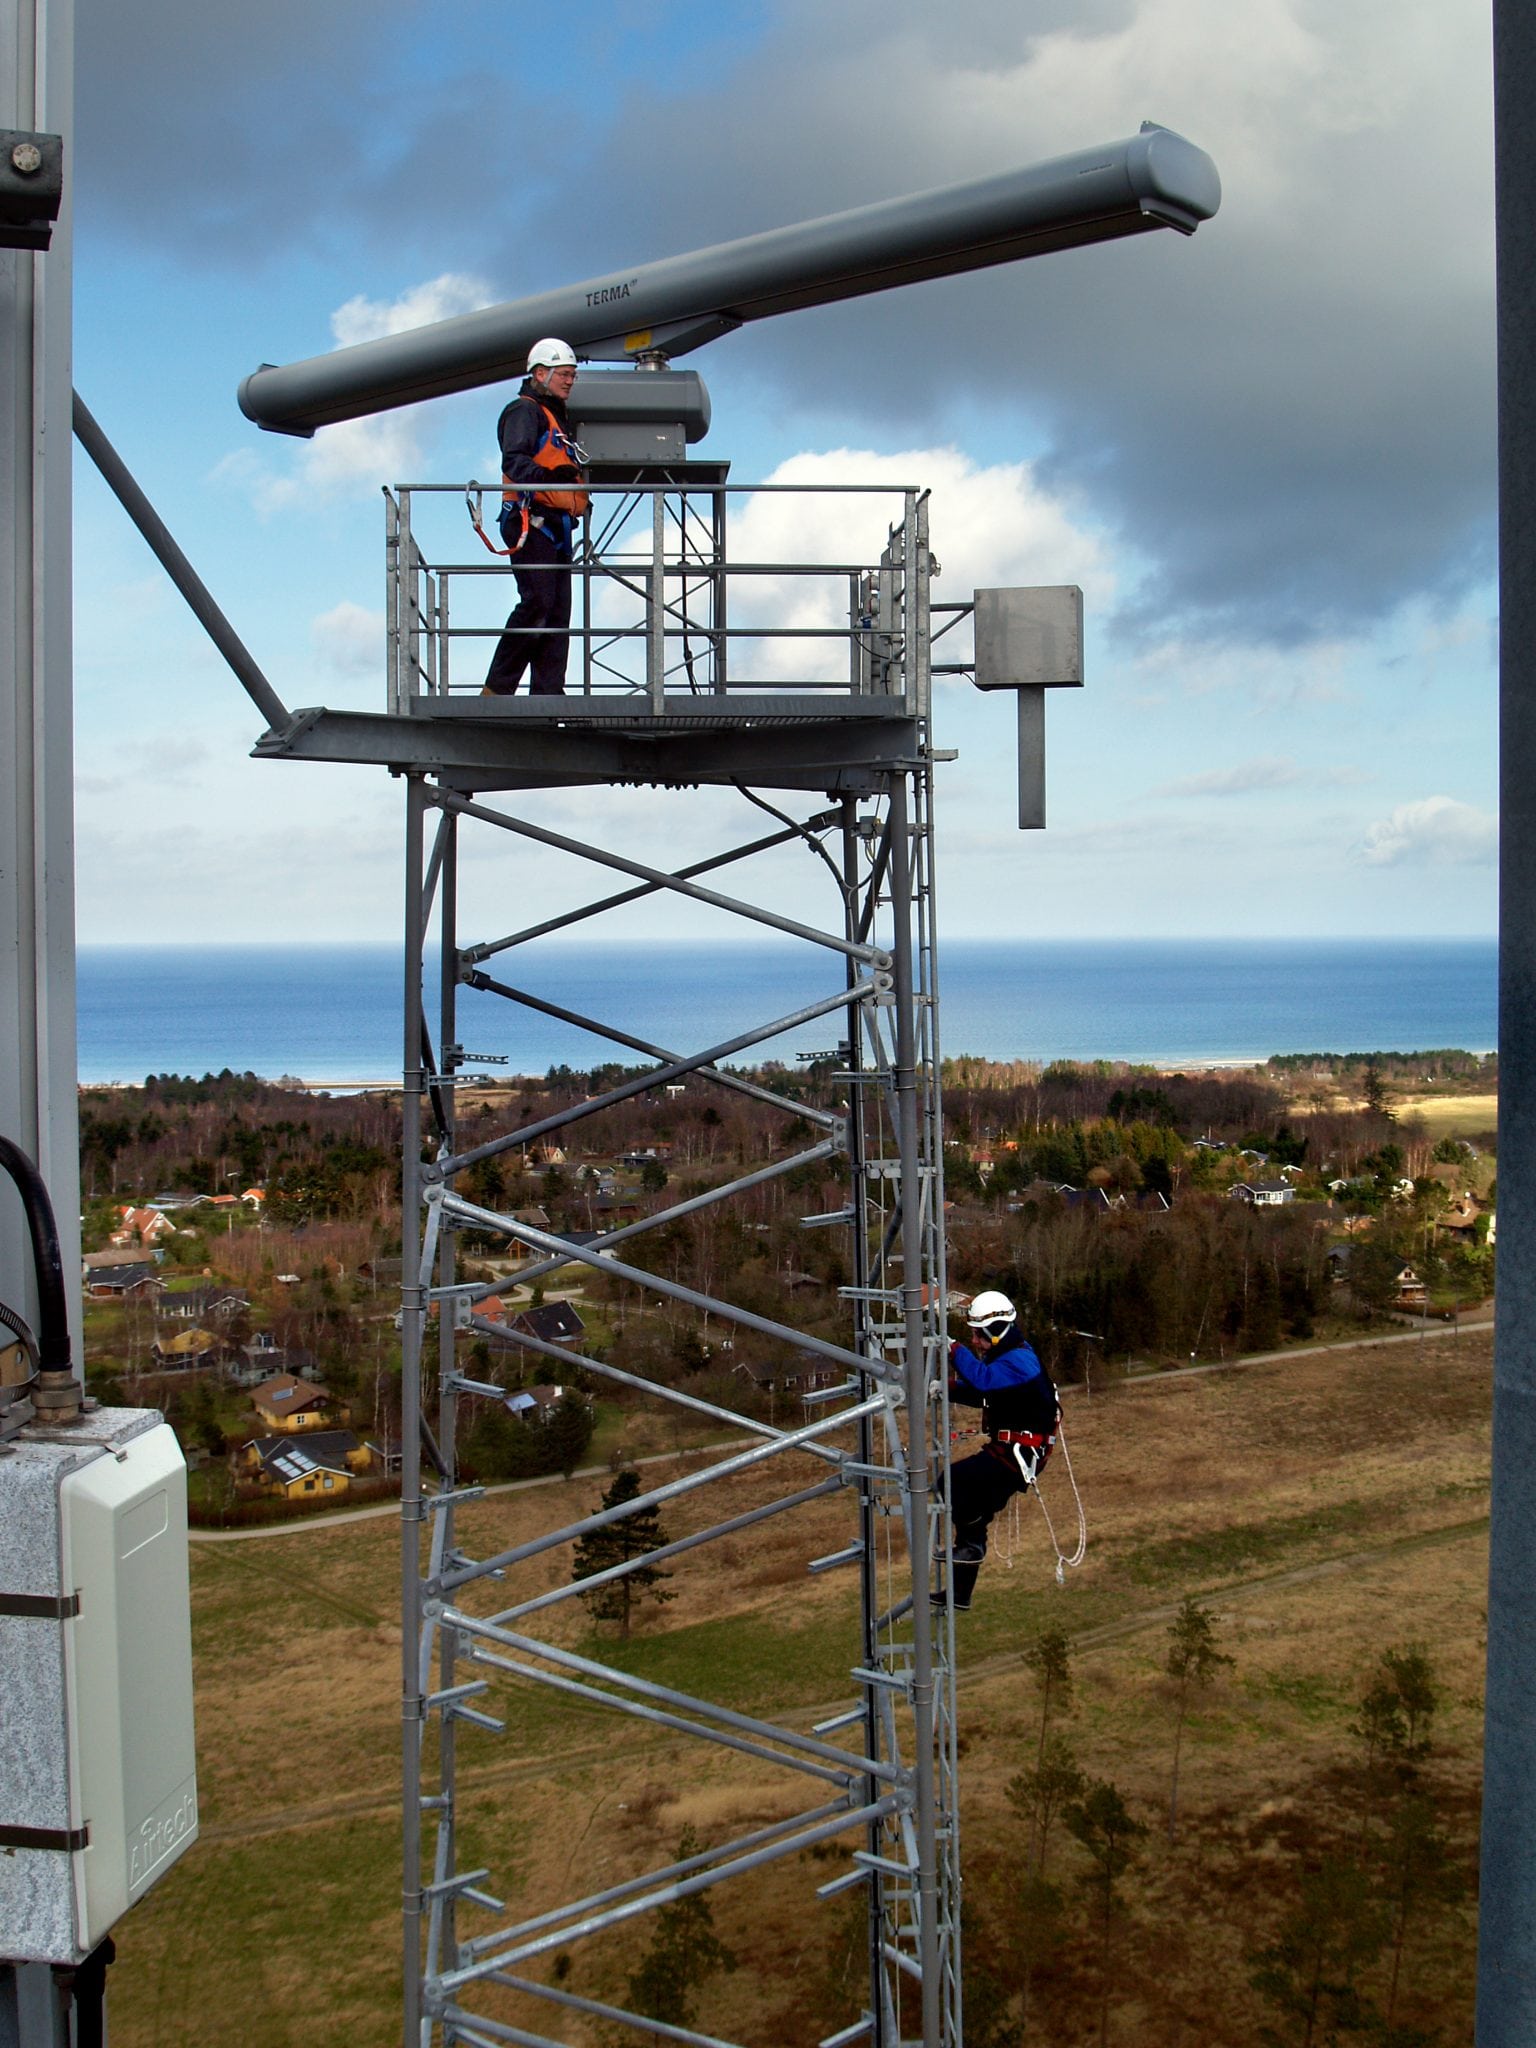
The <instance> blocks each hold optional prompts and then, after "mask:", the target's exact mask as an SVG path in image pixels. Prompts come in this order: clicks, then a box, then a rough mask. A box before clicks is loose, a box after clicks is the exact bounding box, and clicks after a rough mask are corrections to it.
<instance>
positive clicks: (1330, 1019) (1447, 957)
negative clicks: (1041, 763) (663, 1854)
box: [79, 938, 1498, 1088]
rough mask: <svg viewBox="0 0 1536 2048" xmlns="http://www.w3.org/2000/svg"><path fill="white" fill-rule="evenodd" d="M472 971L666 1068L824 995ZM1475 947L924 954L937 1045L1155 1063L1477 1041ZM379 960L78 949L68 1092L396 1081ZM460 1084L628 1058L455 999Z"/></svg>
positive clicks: (749, 978) (1197, 945)
mask: <svg viewBox="0 0 1536 2048" xmlns="http://www.w3.org/2000/svg"><path fill="white" fill-rule="evenodd" d="M486 971H487V972H489V973H491V974H494V975H495V976H496V977H497V978H498V979H500V980H503V981H505V982H507V983H509V984H512V985H515V986H517V987H519V988H521V989H523V990H525V991H527V992H529V993H531V994H533V995H535V996H537V997H539V998H540V999H542V1000H543V1001H545V1002H548V1003H552V1004H555V1005H558V1006H559V1007H560V1008H562V1009H565V1010H567V1011H571V1012H574V1013H576V1014H577V1015H579V1016H581V1017H584V1018H587V1019H591V1020H601V1021H603V1022H605V1023H608V1024H610V1025H613V1026H616V1027H617V1028H619V1029H622V1030H624V1031H626V1032H628V1033H629V1034H630V1035H631V1036H632V1037H635V1038H640V1039H644V1040H646V1041H647V1042H648V1043H649V1044H650V1045H652V1046H656V1047H661V1048H665V1049H666V1050H667V1051H669V1052H675V1053H692V1052H697V1051H700V1050H702V1049H703V1048H705V1047H711V1046H716V1045H722V1044H724V1043H725V1042H726V1041H728V1040H731V1039H733V1038H736V1037H737V1036H739V1035H740V1034H742V1033H744V1032H747V1031H750V1030H752V1029H754V1028H756V1027H758V1026H760V1025H762V1024H763V1023H766V1022H770V1021H777V1020H779V1019H781V1018H785V1017H789V1016H791V1015H793V1013H795V1012H796V1011H798V1010H801V1009H803V1008H805V1007H807V1006H809V1005H811V1004H814V1003H816V1002H818V1001H820V1000H822V999H824V998H826V997H829V996H832V995H834V994H835V993H836V991H837V990H838V988H839V987H840V986H841V983H842V964H841V960H840V958H839V956H837V955H836V954H833V953H831V952H817V951H814V950H813V949H811V948H809V947H803V946H799V947H797V946H782V945H779V944H765V945H750V944H740V943H737V944H732V945H718V944H710V943H708V942H699V941H694V942H684V941H671V940H656V941H652V942H644V943H627V944H622V945H583V944H579V943H573V942H572V941H571V940H570V939H569V938H563V939H562V940H561V941H560V942H558V943H555V942H546V943H544V944H542V945H539V946H529V947H525V948H523V949H520V950H519V951H518V952H517V954H516V955H515V956H514V955H512V954H502V955H499V956H497V957H495V958H494V959H492V960H491V961H489V962H487V963H486ZM1497 978H1498V949H1497V944H1496V941H1494V940H1493V939H1479V938H1474V939H1462V938H1456V939H1447V938H1426V939H1245V940H1234V939H1081V940H1079V939H1041V940H1001V941H994V940H979V939H954V940H951V941H949V942H948V943H946V944H944V945H943V946H942V948H941V950H940V955H939V995H940V1006H939V1015H940V1034H939V1035H940V1044H941V1047H942V1050H943V1051H944V1052H945V1053H946V1054H950V1055H960V1054H971V1055H975V1056H978V1057H981V1058H986V1059H994V1060H1020V1059H1021V1060H1040V1061H1048V1060H1053V1059H1069V1060H1091V1059H1108V1060H1128V1061H1133V1062H1137V1063H1145V1064H1149V1065H1155V1066H1163V1067H1178V1066H1182V1067H1186V1068H1194V1067H1214V1066H1222V1065H1237V1064H1245V1063H1252V1062H1259V1061H1262V1060H1265V1059H1267V1058H1269V1056H1270V1055H1271V1054H1273V1053H1298V1052H1340V1053H1343V1052H1423V1051H1430V1050H1436V1049H1443V1048H1446V1047H1460V1048H1462V1049H1463V1050H1465V1051H1468V1052H1479V1053H1482V1052H1490V1051H1492V1050H1494V1049H1495V1047H1496V1045H1497ZM402 979H403V974H402V966H401V955H400V953H399V950H398V949H397V948H394V947H391V946H387V945H305V946H284V945H270V946H229V945H211V944H210V945H178V946H82V947H81V949H80V955H79V1052H80V1078H81V1080H82V1081H83V1082H86V1083H90V1084H99V1083H109V1082H121V1083H138V1082H142V1081H143V1080H144V1078H145V1076H146V1075H148V1074H163V1073H176V1074H191V1075H197V1076H201V1075H203V1074H205V1073H215V1074H216V1073H219V1072H221V1071H223V1070H224V1069H225V1068H229V1069H231V1070H233V1071H234V1072H236V1073H247V1072H249V1073H254V1074H259V1075H262V1076H264V1077H265V1078H267V1079H269V1080H277V1079H279V1078H281V1077H282V1076H285V1075H286V1076H289V1077H292V1078H294V1079H297V1080H301V1081H303V1082H305V1083H307V1084H308V1085H310V1086H321V1087H335V1088H347V1087H359V1086H364V1085H367V1084H370V1083H373V1084H379V1083H388V1082H391V1081H396V1080H398V1078H399V1074H400V1070H401V1065H402V1058H401V1053H402V1030H401V1022H400V1018H401V989H402ZM458 1022H459V1043H460V1044H461V1045H462V1046H463V1048H464V1053H465V1065H466V1066H467V1068H468V1069H469V1070H471V1071H474V1070H478V1069H481V1068H483V1069H484V1070H485V1071H488V1072H489V1071H493V1070H495V1068H496V1067H498V1066H500V1065H501V1064H502V1063H503V1062H505V1066H506V1069H507V1071H509V1072H512V1073H525V1074H542V1073H544V1072H546V1071H547V1070H548V1069H549V1068H550V1067H554V1066H569V1067H572V1068H576V1069H590V1068H591V1067H594V1066H597V1065H600V1064H602V1063H604V1062H606V1061H610V1060H621V1061H625V1062H631V1061H634V1060H638V1059H639V1058H642V1057H643V1055H639V1054H635V1053H632V1052H630V1051H629V1050H628V1049H627V1048H625V1047H624V1046H621V1045H615V1044H614V1043H612V1041H610V1040H607V1039H604V1038H602V1037H600V1036H598V1035H596V1034H595V1033H594V1032H592V1031H589V1030H586V1029H582V1028H577V1027H575V1026H573V1025H571V1024H569V1023H566V1022H562V1021H560V1020H557V1019H555V1018H551V1017H549V1016H546V1015H542V1014H539V1013H536V1012H533V1011H531V1010H528V1009H525V1008H523V1007H522V1006H521V1005H514V1004H512V1003H509V1002H508V1001H506V1000H505V999H504V998H501V997H498V996H494V995H491V994H487V993H484V992H480V991H474V990H468V989H466V990H463V991H461V995H460V1012H459V1020H458ZM838 1036H839V1031H838V1020H837V1018H836V1017H835V1015H833V1016H832V1017H830V1018H828V1017H823V1018H820V1019H816V1020H813V1021H809V1022H805V1023H801V1024H799V1025H797V1026H794V1027H792V1028H790V1029H788V1030H786V1031H783V1032H781V1033H779V1034H777V1035H775V1036H773V1037H770V1038H766V1039H764V1040H762V1041H761V1042H760V1044H757V1045H756V1046H754V1047H752V1048H744V1049H742V1050H740V1051H738V1052H736V1053H734V1054H732V1055H731V1056H730V1063H731V1064H736V1065H742V1064H751V1063H754V1062H758V1061H761V1060H766V1059H779V1060H782V1061H784V1063H785V1064H786V1065H793V1064H794V1062H795V1060H796V1058H797V1056H801V1055H808V1054H811V1053H818V1052H831V1051H832V1050H833V1049H834V1048H835V1047H836V1044H837V1040H838Z"/></svg>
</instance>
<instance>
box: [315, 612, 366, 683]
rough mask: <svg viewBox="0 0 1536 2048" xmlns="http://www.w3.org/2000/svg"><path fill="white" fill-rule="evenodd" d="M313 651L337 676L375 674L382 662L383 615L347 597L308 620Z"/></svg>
mask: <svg viewBox="0 0 1536 2048" xmlns="http://www.w3.org/2000/svg"><path fill="white" fill-rule="evenodd" d="M309 637H310V639H311V640H312V641H313V643H314V646H315V651H316V652H317V653H318V654H319V656H320V659H321V660H322V661H323V662H324V663H325V664H326V666H327V667H328V668H332V669H334V670H335V671H336V673H337V674H338V675H348V676H357V675H375V674H377V673H378V672H379V670H380V669H381V667H382V665H383V661H384V614H383V613H382V612H371V611H369V610H368V608H367V606H366V605H361V604H354V603H353V602H352V600H351V599H350V598H343V599H342V601H341V603H340V604H338V605H333V606H332V607H331V609H330V610H329V611H328V612H321V613H320V614H319V615H318V616H317V617H316V618H314V619H312V620H311V621H310V627H309Z"/></svg>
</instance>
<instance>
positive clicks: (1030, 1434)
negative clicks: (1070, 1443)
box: [992, 1429, 1056, 1451]
mask: <svg viewBox="0 0 1536 2048" xmlns="http://www.w3.org/2000/svg"><path fill="white" fill-rule="evenodd" d="M992 1441H993V1443H995V1444H1023V1445H1024V1447H1025V1448H1026V1450H1031V1451H1038V1450H1042V1449H1043V1448H1044V1447H1045V1445H1047V1444H1053V1443H1055V1441H1056V1439H1055V1437H1053V1436H1036V1434H1035V1432H1034V1431H1033V1430H1032V1429H995V1430H994V1431H993V1432H992Z"/></svg>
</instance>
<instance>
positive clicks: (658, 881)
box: [444, 797, 888, 1055]
mask: <svg viewBox="0 0 1536 2048" xmlns="http://www.w3.org/2000/svg"><path fill="white" fill-rule="evenodd" d="M444 801H445V802H447V803H450V804H451V805H452V806H453V808H454V809H455V810H457V811H459V812H460V813H461V815H462V816H464V817H466V818H478V819H479V820H480V821H481V823H482V824H485V825H496V826H499V827H500V828H501V830H502V831H504V832H515V833H516V834H517V835H518V836H519V838H522V839H531V840H532V841H533V842H534V844H535V845H536V846H548V847H551V848H552V849H553V850H554V851H555V852H557V853H569V854H574V855H575V856H576V858H577V859H578V860H590V861H596V862H597V863H598V865H599V866H601V867H608V868H614V869H616V870H617V871H618V873H620V874H621V875H636V876H638V877H639V879H640V880H641V881H645V882H651V883H654V884H655V885H656V887H657V888H660V889H665V890H667V891H669V892H670V893H671V894H673V895H676V896H683V897H686V898H687V899H688V900H689V901H690V902H693V903H705V904H708V905H709V907H710V908H711V909H712V910H724V911H728V912H729V913H730V915H731V916H733V917H744V918H747V919H748V920H749V921H750V922H752V923H753V924H761V925H766V926H767V927H768V928H769V930H770V931H776V932H783V933H784V934H785V936H786V937H788V938H792V939H805V940H808V941H809V943H810V944H811V945H813V946H825V947H826V948H827V950H828V951H829V952H832V953H841V954H843V955H844V956H845V957H846V958H848V959H852V960H862V961H863V962H865V964H866V965H868V966H872V967H874V968H876V969H877V970H879V969H881V968H884V967H886V966H887V965H888V962H887V959H886V955H885V954H884V953H883V952H882V951H881V949H880V948H879V947H878V946H866V945H863V944H861V943H860V942H859V941H858V940H855V939H848V938H844V937H843V935H842V934H841V933H840V932H828V931H818V930H817V928H816V927H815V926H814V925H809V924H802V923H801V922H800V920H799V919H798V918H794V917H783V916H781V915H780V913H779V912H778V911H776V910H765V909H764V908H763V906H762V905H761V904H759V903H747V902H745V901H744V900H743V899H742V898H741V897H739V896H723V895H722V894H721V893H720V891H719V890H718V889H705V888H703V887H701V886H700V884H699V883H697V882H689V881H686V880H684V878H683V877H682V876H681V875H676V874H668V873H667V872H666V871H665V870H664V869H661V868H653V867H648V866H646V864H645V863H644V862H643V861H638V860H629V859H627V858H626V857H625V856H624V855H623V854H620V853H611V852H609V851H608V850H607V849H606V848H603V847H598V846H592V845H589V844H587V843H585V842H583V841H582V840H579V839H572V838H571V837H570V835H569V833H565V832H551V831H550V830H549V829H548V827H547V826H544V825H535V824H534V823H533V822H532V821H531V820H530V819H528V818H513V817H509V816H508V815H507V813H506V812H505V811H493V810H491V809H489V808H488V807H487V806H486V805H485V804H477V803H471V802H469V801H468V800H467V799H465V798H462V797H450V798H446V799H445V800H444ZM736 1049H737V1048H736V1047H735V1046H734V1045H732V1046H729V1047H722V1049H721V1050H722V1055H723V1053H724V1052H725V1051H728V1050H729V1051H735V1050H736Z"/></svg>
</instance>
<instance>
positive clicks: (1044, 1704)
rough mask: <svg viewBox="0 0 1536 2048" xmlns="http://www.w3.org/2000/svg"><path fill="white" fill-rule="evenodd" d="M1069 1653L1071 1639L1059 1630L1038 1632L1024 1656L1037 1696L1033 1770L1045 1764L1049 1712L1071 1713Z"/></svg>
mask: <svg viewBox="0 0 1536 2048" xmlns="http://www.w3.org/2000/svg"><path fill="white" fill-rule="evenodd" d="M1071 1652H1072V1641H1071V1638H1070V1637H1069V1636H1068V1634H1067V1632H1066V1630H1065V1629H1060V1628H1046V1629H1042V1630H1041V1631H1040V1633H1039V1635H1037V1636H1036V1637H1035V1640H1034V1641H1033V1643H1031V1644H1030V1646H1029V1648H1028V1649H1027V1650H1026V1651H1025V1652H1024V1662H1025V1663H1026V1664H1027V1665H1028V1666H1029V1668H1030V1670H1031V1671H1032V1672H1033V1673H1034V1675H1035V1690H1036V1692H1037V1693H1039V1695H1040V1740H1039V1743H1038V1745H1037V1747H1036V1751H1035V1767H1036V1769H1039V1768H1040V1767H1041V1766H1042V1765H1043V1764H1044V1762H1045V1738H1046V1736H1047V1735H1048V1734H1049V1732H1050V1726H1051V1711H1052V1709H1053V1708H1054V1709H1055V1710H1056V1711H1057V1712H1059V1713H1063V1714H1066V1713H1070V1712H1071V1709H1072V1666H1071V1663H1070V1661H1069V1660H1070V1657H1071Z"/></svg>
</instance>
